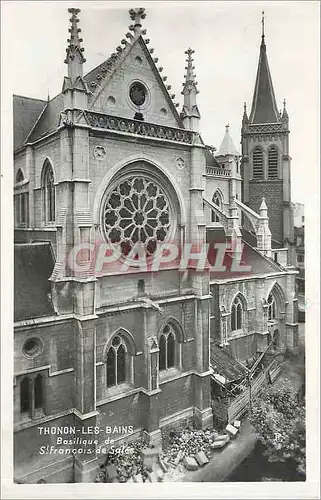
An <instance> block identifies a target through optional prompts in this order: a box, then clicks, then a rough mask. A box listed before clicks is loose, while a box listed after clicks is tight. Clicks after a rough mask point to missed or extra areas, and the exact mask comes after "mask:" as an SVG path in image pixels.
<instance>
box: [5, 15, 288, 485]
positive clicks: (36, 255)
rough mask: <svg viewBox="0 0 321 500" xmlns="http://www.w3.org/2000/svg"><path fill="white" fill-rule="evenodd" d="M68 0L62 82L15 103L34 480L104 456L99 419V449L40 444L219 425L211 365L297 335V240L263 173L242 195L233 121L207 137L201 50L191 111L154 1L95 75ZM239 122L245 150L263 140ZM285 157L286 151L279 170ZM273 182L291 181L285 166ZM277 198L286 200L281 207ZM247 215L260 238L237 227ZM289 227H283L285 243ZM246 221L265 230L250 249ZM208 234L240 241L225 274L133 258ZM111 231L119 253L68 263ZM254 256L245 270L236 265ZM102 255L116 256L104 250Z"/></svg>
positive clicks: (23, 468) (20, 378)
mask: <svg viewBox="0 0 321 500" xmlns="http://www.w3.org/2000/svg"><path fill="white" fill-rule="evenodd" d="M69 12H70V13H71V27H70V30H69V31H70V39H69V41H68V47H67V52H66V60H65V63H66V64H67V68H68V76H66V77H65V78H64V81H63V87H62V92H61V93H60V94H59V95H58V96H56V97H54V98H53V99H51V100H48V101H42V100H36V99H30V98H27V97H21V96H14V100H13V104H14V134H15V140H14V149H15V150H14V179H15V185H14V201H15V325H14V327H15V335H14V342H15V345H14V352H15V368H14V433H15V436H14V445H15V451H14V460H15V464H14V473H15V478H16V480H17V481H20V482H21V481H22V482H28V483H29V482H31V483H33V482H37V481H41V480H46V481H47V482H71V481H89V480H92V478H93V477H94V475H95V472H96V470H97V467H98V465H99V464H101V462H102V461H103V460H104V458H105V457H104V456H103V455H99V454H97V449H95V448H99V446H100V445H104V441H105V439H106V435H105V434H104V433H100V434H99V435H97V436H96V435H95V438H96V439H97V440H98V441H99V445H97V446H95V445H94V444H93V445H92V454H91V455H81V454H78V453H76V454H75V456H73V455H70V454H67V453H66V454H61V455H60V454H53V453H51V454H49V453H48V454H47V453H46V452H45V450H46V448H44V449H43V448H40V447H46V446H47V445H48V446H50V445H52V446H55V445H56V439H57V435H56V434H55V429H57V427H61V428H73V427H75V429H78V430H79V432H81V429H82V428H86V429H87V428H89V427H95V426H99V427H100V429H104V428H105V427H106V426H109V427H113V426H122V427H127V428H129V427H130V426H132V428H133V433H129V434H128V432H127V433H126V432H121V433H120V434H119V436H116V437H119V438H120V439H125V438H126V439H127V438H128V439H129V438H136V437H138V436H140V435H142V436H144V438H145V439H146V441H147V442H148V443H150V444H155V445H156V444H158V443H159V442H160V439H161V429H162V428H164V427H166V426H169V425H178V424H179V423H180V422H185V423H186V422H187V421H192V422H194V424H195V425H197V426H199V427H201V428H206V427H207V426H210V425H212V422H213V415H212V402H211V379H212V381H213V374H216V375H217V374H219V375H220V377H221V380H223V379H222V377H223V378H224V376H225V375H226V376H227V374H226V371H227V370H228V365H227V362H226V359H227V358H228V359H229V360H230V363H232V364H233V363H234V364H235V365H236V364H237V363H242V366H243V367H244V364H247V365H248V366H251V365H252V364H253V362H254V361H255V360H256V359H258V357H260V356H261V355H263V354H264V353H265V352H266V350H267V348H268V347H269V346H270V345H271V344H273V348H274V350H275V352H278V353H281V354H282V353H284V352H285V350H286V349H294V350H295V349H296V348H297V345H298V332H297V327H298V325H297V298H296V295H295V277H296V271H295V269H294V268H293V267H291V266H288V265H287V257H286V250H284V249H282V248H281V249H273V252H272V248H271V233H270V230H269V218H268V207H267V205H266V204H265V201H264V199H263V200H262V199H260V202H258V199H259V194H258V191H257V186H256V187H255V189H256V191H255V207H254V208H255V210H252V209H251V208H249V207H248V206H247V205H246V204H243V202H242V199H241V198H242V196H241V194H242V193H241V183H242V178H241V172H240V155H239V153H238V152H237V151H236V149H235V146H234V144H233V142H232V139H231V137H230V135H229V130H228V127H227V129H226V133H225V137H224V139H223V143H222V146H221V148H220V150H219V152H218V154H217V155H216V156H214V155H213V152H212V150H211V148H209V147H207V146H206V145H205V144H204V143H203V141H202V138H201V136H200V134H199V132H198V130H199V123H200V111H199V109H198V107H197V99H196V98H197V93H198V89H197V87H196V85H197V84H196V82H195V75H194V73H193V59H192V54H193V51H192V50H191V49H189V50H187V51H186V55H187V73H186V76H185V81H184V85H183V91H182V94H183V96H184V105H183V109H182V112H181V113H180V114H179V113H178V112H177V109H176V106H175V105H174V102H173V99H174V96H173V95H171V94H169V89H170V86H169V85H166V84H165V77H163V78H162V76H161V68H157V65H156V63H157V58H154V59H153V57H152V55H151V54H152V50H151V49H150V50H149V49H148V47H147V40H145V39H144V37H143V34H144V32H143V31H142V26H141V20H142V19H144V17H145V13H144V9H135V10H134V9H132V10H131V11H130V16H131V19H132V20H133V25H132V26H131V27H130V31H129V32H128V33H127V34H126V38H124V39H123V40H122V41H121V45H120V46H118V47H117V49H116V52H115V53H113V54H112V55H111V57H110V58H108V59H107V60H106V62H104V63H103V64H101V65H99V66H98V67H97V68H95V69H93V70H92V71H90V72H89V73H87V74H86V75H85V76H83V64H84V62H85V59H84V55H83V48H82V47H81V43H82V40H81V39H80V38H79V31H80V29H79V28H78V26H79V24H78V22H79V20H78V17H77V15H78V12H79V10H78V9H70V11H69ZM261 57H262V56H261ZM255 113H256V112H255ZM255 113H254V117H256V114H255ZM256 121H257V120H256V118H255V119H254V122H253V123H256ZM250 122H251V120H250ZM251 123H252V122H251ZM251 123H249V125H248V127H249V128H250V129H251V127H252V125H251ZM282 123H283V124H284V123H285V121H284V122H282ZM286 123H287V122H286ZM244 126H245V125H244V122H243V127H244ZM253 126H254V125H253ZM255 126H257V125H255ZM264 126H265V125H263V127H264ZM282 127H285V128H284V130H283V129H282V132H280V133H281V135H282V134H283V135H282V138H283V136H284V138H285V142H286V141H287V130H288V129H287V125H286V126H285V125H282ZM244 134H245V131H244V128H243V154H245V152H244V148H245V147H246V143H249V142H251V141H252V142H253V144H254V142H255V141H254V136H252V135H251V134H252V132H250V137H251V139H249V138H248V136H245V135H244ZM252 142H251V144H252ZM271 142H272V139H271ZM276 142H277V147H278V148H281V143H280V142H279V139H277V141H276ZM253 144H252V145H251V148H252V146H253ZM284 147H285V146H284ZM287 155H288V152H287V149H286V147H285V149H284V151H283V157H282V158H283V159H282V162H283V165H284V169H286V168H288V165H289V158H288V156H287ZM280 161H281V160H280ZM288 174H289V171H288ZM273 183H275V186H278V189H277V190H276V193H281V191H282V189H283V192H286V186H287V183H286V182H285V180H284V182H283V180H280V182H278V181H276V180H274V179H273ZM255 185H256V184H255ZM273 185H274V184H273ZM251 189H252V188H251ZM251 189H250V191H247V194H246V196H247V197H248V195H250V196H252V195H253V192H252V191H251ZM245 191H246V190H245ZM253 196H254V195H253ZM276 196H277V200H276V205H277V206H278V209H277V210H278V212H277V213H278V214H279V212H280V210H281V208H282V207H283V208H284V207H285V208H286V205H284V204H282V203H283V202H282V203H281V201H280V200H279V198H278V196H280V197H281V194H280V195H278V194H276ZM267 199H268V200H270V201H271V197H270V195H269V194H267ZM251 200H252V198H251ZM253 200H254V198H253ZM246 201H247V202H248V201H249V199H248V198H247V199H246ZM253 203H254V201H253ZM281 205H282V206H281ZM283 208H282V210H283ZM285 212H286V210H285ZM241 214H243V215H244V217H246V220H248V221H250V224H251V227H252V228H253V232H254V234H251V233H249V232H248V233H245V229H244V230H243V228H242V227H241V224H240V221H241ZM287 217H290V216H289V215H288V216H286V215H284V220H285V219H286V220H287V221H288V219H287ZM273 224H276V219H275V216H274V215H273V214H272V227H273ZM289 224H290V223H288V225H289ZM275 227H276V226H275ZM284 227H285V226H284ZM284 227H283V226H282V228H281V226H280V227H278V228H276V230H277V235H276V239H278V240H280V241H281V242H282V244H283V241H284V239H285V237H284V234H285V233H284V232H283V231H285V229H284ZM286 227H287V226H286ZM242 231H243V233H244V234H246V235H247V238H248V240H250V238H251V237H252V243H247V242H245V246H244V251H243V254H242V248H241V243H242ZM286 231H287V232H286V234H287V235H288V237H289V238H290V235H289V234H290V232H289V230H288V229H286ZM206 241H207V242H208V243H209V244H210V251H209V254H208V260H209V261H210V264H211V265H212V264H213V263H214V261H215V258H216V257H218V254H219V249H218V247H214V246H213V244H215V243H218V242H227V243H229V244H230V245H231V249H230V251H229V252H228V253H227V254H225V257H224V262H223V264H225V265H226V267H227V270H226V271H225V272H222V271H220V270H218V269H217V268H216V269H213V268H210V267H209V266H207V267H205V268H204V269H203V268H201V269H200V270H198V269H197V267H196V265H197V262H196V263H195V261H194V262H193V261H190V262H189V266H188V269H187V270H186V269H185V268H183V272H182V271H181V270H180V268H179V266H178V265H177V263H176V261H175V262H170V263H169V264H168V265H167V266H163V267H161V268H160V269H159V270H158V269H157V268H156V270H155V269H153V270H152V272H150V269H149V270H148V269H147V271H146V270H144V269H141V268H140V267H139V266H138V265H137V260H135V258H134V256H132V257H133V260H132V267H131V269H130V270H129V271H126V269H125V270H123V269H122V268H121V267H120V264H123V263H124V262H125V261H126V259H127V258H128V256H129V254H130V252H131V250H132V249H133V247H134V245H135V244H136V243H137V242H141V243H142V244H143V245H145V247H144V248H145V254H144V255H146V254H147V262H148V263H149V262H150V259H151V258H152V257H153V256H155V253H156V252H157V251H158V249H159V248H161V245H162V244H163V243H173V242H176V243H177V245H178V246H179V248H180V249H181V250H184V249H185V248H186V245H187V244H189V243H193V244H199V245H202V244H204V243H205V242H206ZM104 242H109V243H113V244H115V245H116V244H119V247H120V255H119V258H118V260H117V262H115V263H114V264H115V265H114V267H113V266H111V267H108V265H109V264H108V263H106V266H105V267H104V268H103V270H102V272H100V269H99V270H98V271H97V268H95V267H93V266H92V265H91V263H90V260H89V256H88V254H87V255H86V252H84V253H83V254H82V258H81V260H80V261H77V264H78V267H77V268H75V267H74V266H73V265H71V264H73V262H74V261H73V260H72V259H69V258H68V260H67V262H66V256H67V257H68V256H69V255H70V252H72V251H73V250H74V249H75V248H77V245H79V244H80V243H87V244H93V243H98V254H99V248H100V247H99V244H100V243H104ZM87 252H88V248H87ZM275 254H276V255H275ZM241 256H242V265H243V266H245V265H246V266H248V269H246V270H245V269H243V271H242V270H241V271H240V270H239V269H237V268H234V267H233V265H232V263H234V262H235V258H236V257H238V258H240V257H241ZM100 257H103V259H105V261H107V260H108V257H107V256H106V252H105V250H104V253H103V254H102V255H100ZM233 259H234V260H233ZM98 260H99V259H98ZM220 353H222V354H221V357H220ZM214 354H215V355H214ZM210 359H211V363H210ZM217 360H221V365H220V364H219V361H217ZM214 404H215V403H214ZM40 428H47V429H49V430H48V434H44V432H42V433H41V432H40V430H39V429H40ZM123 431H124V429H123ZM76 435H77V436H78V435H79V434H76ZM67 437H68V438H69V439H70V438H72V437H74V436H67ZM87 438H88V436H87ZM113 438H114V439H115V436H113ZM60 448H62V449H66V450H67V448H70V446H69V447H68V445H61V446H60ZM39 449H41V450H43V451H44V453H43V454H42V453H39Z"/></svg>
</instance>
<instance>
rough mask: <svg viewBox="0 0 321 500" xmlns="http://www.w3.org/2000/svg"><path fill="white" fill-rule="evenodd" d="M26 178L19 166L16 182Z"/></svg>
mask: <svg viewBox="0 0 321 500" xmlns="http://www.w3.org/2000/svg"><path fill="white" fill-rule="evenodd" d="M24 180H25V176H24V175H23V172H22V170H21V168H19V170H18V172H17V176H16V183H17V184H18V182H22V181H24Z"/></svg>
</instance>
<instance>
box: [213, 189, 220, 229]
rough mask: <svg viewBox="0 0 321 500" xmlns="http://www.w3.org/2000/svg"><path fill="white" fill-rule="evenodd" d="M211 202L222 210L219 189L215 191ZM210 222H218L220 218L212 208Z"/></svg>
mask: <svg viewBox="0 0 321 500" xmlns="http://www.w3.org/2000/svg"><path fill="white" fill-rule="evenodd" d="M212 202H213V203H214V204H215V205H217V206H218V207H219V208H220V209H221V210H222V196H221V194H220V192H219V191H215V193H214V195H213V198H212ZM212 222H220V218H219V216H218V215H217V214H216V213H215V212H214V210H212Z"/></svg>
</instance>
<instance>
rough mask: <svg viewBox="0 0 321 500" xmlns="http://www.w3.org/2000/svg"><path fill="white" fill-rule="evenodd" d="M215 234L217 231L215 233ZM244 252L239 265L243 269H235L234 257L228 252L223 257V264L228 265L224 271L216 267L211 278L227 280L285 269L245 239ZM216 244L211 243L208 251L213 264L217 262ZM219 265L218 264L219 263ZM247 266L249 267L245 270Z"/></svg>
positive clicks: (219, 240)
mask: <svg viewBox="0 0 321 500" xmlns="http://www.w3.org/2000/svg"><path fill="white" fill-rule="evenodd" d="M214 234H215V233H214ZM224 241H225V240H223V239H222V238H220V239H218V240H215V241H213V240H212V241H211V242H210V243H215V242H218V243H219V242H221V243H223V242H224ZM243 244H244V247H243V253H242V260H241V262H240V263H239V266H240V267H241V268H242V270H234V269H233V267H232V264H233V259H232V257H231V255H230V254H229V253H228V252H226V253H225V256H224V259H223V266H225V267H226V269H225V270H224V271H216V270H215V269H214V270H212V271H211V272H210V279H211V280H220V279H221V280H226V279H233V278H242V277H248V276H253V275H255V274H257V275H261V274H266V273H267V274H270V273H275V272H282V271H284V269H283V268H282V267H281V266H280V265H279V264H277V263H276V262H274V261H273V260H271V259H268V258H267V257H264V255H262V254H261V253H260V252H258V251H257V250H255V249H254V248H252V247H251V246H250V245H249V244H248V243H246V242H245V241H244V240H243ZM213 247H214V245H213V244H212V245H211V244H210V247H209V252H208V261H209V263H210V265H211V266H214V265H215V262H216V257H217V250H216V249H215V248H213ZM217 265H218V264H217ZM245 267H247V268H249V269H246V270H245Z"/></svg>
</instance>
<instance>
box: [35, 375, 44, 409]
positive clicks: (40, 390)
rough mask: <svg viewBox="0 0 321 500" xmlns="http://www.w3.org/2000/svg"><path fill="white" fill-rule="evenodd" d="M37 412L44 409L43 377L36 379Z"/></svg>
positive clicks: (39, 376) (38, 376)
mask: <svg viewBox="0 0 321 500" xmlns="http://www.w3.org/2000/svg"><path fill="white" fill-rule="evenodd" d="M34 383H35V410H38V409H40V408H42V407H43V377H42V375H37V376H36V378H35V382H34Z"/></svg>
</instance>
